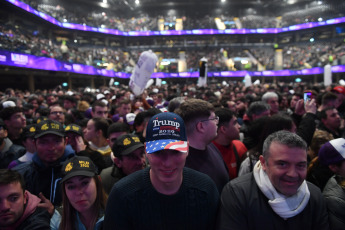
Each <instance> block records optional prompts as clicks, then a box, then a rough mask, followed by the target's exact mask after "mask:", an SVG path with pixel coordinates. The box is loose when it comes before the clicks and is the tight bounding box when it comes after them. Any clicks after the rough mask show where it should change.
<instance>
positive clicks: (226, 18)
mask: <svg viewBox="0 0 345 230" xmlns="http://www.w3.org/2000/svg"><path fill="white" fill-rule="evenodd" d="M24 2H26V3H27V4H29V5H30V6H31V7H33V8H34V9H37V10H38V11H41V12H43V13H46V14H48V15H50V16H52V17H54V18H56V19H57V20H58V21H60V22H69V23H76V24H82V25H83V24H84V25H88V26H93V27H98V28H101V27H103V28H110V29H118V30H120V31H156V30H159V26H158V24H159V21H160V20H162V21H163V24H164V25H163V30H175V29H176V28H175V23H176V19H177V18H180V19H182V25H183V27H182V28H183V29H184V30H193V29H220V28H219V27H218V26H217V23H216V22H215V18H219V19H220V20H221V22H222V23H224V24H225V27H224V28H226V29H230V28H237V29H241V28H248V29H256V28H280V27H288V26H291V25H296V24H302V23H308V22H318V21H319V20H320V18H322V20H323V21H325V20H328V19H332V18H336V17H343V16H344V13H343V12H344V11H343V9H344V8H345V6H344V5H343V4H340V5H338V7H337V8H335V7H332V6H330V5H328V4H322V5H318V6H312V7H306V8H304V9H301V8H298V9H296V10H293V9H291V10H289V12H286V13H282V15H271V16H264V15H260V14H259V15H258V14H257V13H256V12H254V13H253V14H249V15H245V16H238V15H236V16H231V15H223V14H221V15H205V16H204V17H197V16H194V17H193V16H185V15H158V16H157V17H154V16H149V15H148V14H145V13H139V14H136V16H135V17H126V16H121V15H118V14H116V15H113V14H111V13H105V12H104V11H102V10H99V11H95V12H85V11H83V10H79V11H78V10H75V9H74V8H73V7H68V6H65V7H64V6H63V5H62V4H60V3H59V4H58V5H54V4H53V3H37V2H36V1H24ZM235 18H236V19H235ZM235 21H236V22H235Z"/></svg>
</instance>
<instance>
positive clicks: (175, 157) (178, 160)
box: [146, 149, 188, 192]
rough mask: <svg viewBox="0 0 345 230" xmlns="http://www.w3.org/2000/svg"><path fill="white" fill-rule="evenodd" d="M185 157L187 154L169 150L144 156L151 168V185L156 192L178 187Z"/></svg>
mask: <svg viewBox="0 0 345 230" xmlns="http://www.w3.org/2000/svg"><path fill="white" fill-rule="evenodd" d="M187 156H188V153H182V152H179V151H176V150H170V149H168V150H161V151H157V152H155V153H151V154H146V157H147V158H148V160H149V162H150V166H151V170H150V179H151V183H152V185H153V186H154V187H155V188H156V189H157V191H159V192H160V191H164V190H165V189H166V188H172V187H174V188H177V189H178V188H179V187H180V185H181V183H182V173H183V167H184V165H185V163H186V158H187Z"/></svg>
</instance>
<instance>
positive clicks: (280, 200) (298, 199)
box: [253, 161, 310, 219]
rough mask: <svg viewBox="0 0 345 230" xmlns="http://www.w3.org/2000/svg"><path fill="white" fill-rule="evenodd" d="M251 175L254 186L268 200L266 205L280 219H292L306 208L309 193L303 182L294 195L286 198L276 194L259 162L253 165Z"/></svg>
mask: <svg viewBox="0 0 345 230" xmlns="http://www.w3.org/2000/svg"><path fill="white" fill-rule="evenodd" d="M253 174H254V178H255V181H256V184H257V185H258V187H259V188H260V190H261V191H262V192H263V193H264V194H265V196H266V197H267V198H268V199H269V201H268V204H269V205H270V206H271V208H272V209H273V211H274V212H275V213H277V214H278V215H279V216H280V217H282V218H284V219H287V218H290V217H294V216H296V215H298V214H299V213H300V212H302V211H303V210H304V208H305V206H307V204H308V202H309V198H310V192H309V189H308V186H307V183H306V182H305V181H303V183H302V184H301V186H300V187H299V188H298V190H297V193H296V194H295V195H293V196H290V197H286V196H284V195H283V194H280V193H278V192H277V190H276V189H275V188H274V187H273V185H272V183H271V181H270V179H269V178H268V176H267V174H266V172H265V171H264V170H263V169H262V166H261V162H260V161H258V162H257V163H256V164H255V166H254V170H253Z"/></svg>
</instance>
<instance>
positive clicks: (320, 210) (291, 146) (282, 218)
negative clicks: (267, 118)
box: [217, 131, 329, 230]
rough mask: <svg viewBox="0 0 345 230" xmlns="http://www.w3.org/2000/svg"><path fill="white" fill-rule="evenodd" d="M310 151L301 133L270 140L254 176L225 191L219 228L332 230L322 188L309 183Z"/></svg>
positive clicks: (282, 134) (283, 133) (280, 134)
mask: <svg viewBox="0 0 345 230" xmlns="http://www.w3.org/2000/svg"><path fill="white" fill-rule="evenodd" d="M306 150H307V144H306V142H305V141H304V140H303V139H302V138H301V137H299V136H298V135H297V134H294V133H291V132H289V131H278V132H275V133H273V134H271V135H269V136H268V137H267V138H266V140H265V142H264V145H263V155H262V156H260V161H258V162H257V163H256V165H255V167H254V170H253V172H252V173H249V174H247V175H244V176H242V177H239V178H236V179H235V180H232V181H230V182H229V183H228V184H227V185H226V186H225V187H224V190H223V192H222V195H221V207H220V212H219V214H218V220H217V229H222V230H224V229H241V230H246V229H266V230H274V229H303V230H313V229H320V230H321V229H329V224H328V215H327V210H326V204H325V201H324V199H323V197H322V195H321V192H320V189H318V188H317V187H316V186H315V185H313V184H311V183H308V182H306V181H305V177H306V174H307V151H306Z"/></svg>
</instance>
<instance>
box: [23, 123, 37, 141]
mask: <svg viewBox="0 0 345 230" xmlns="http://www.w3.org/2000/svg"><path fill="white" fill-rule="evenodd" d="M35 134H36V124H31V125H27V126H25V127H24V128H23V132H22V136H23V137H24V138H29V137H34V136H35Z"/></svg>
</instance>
